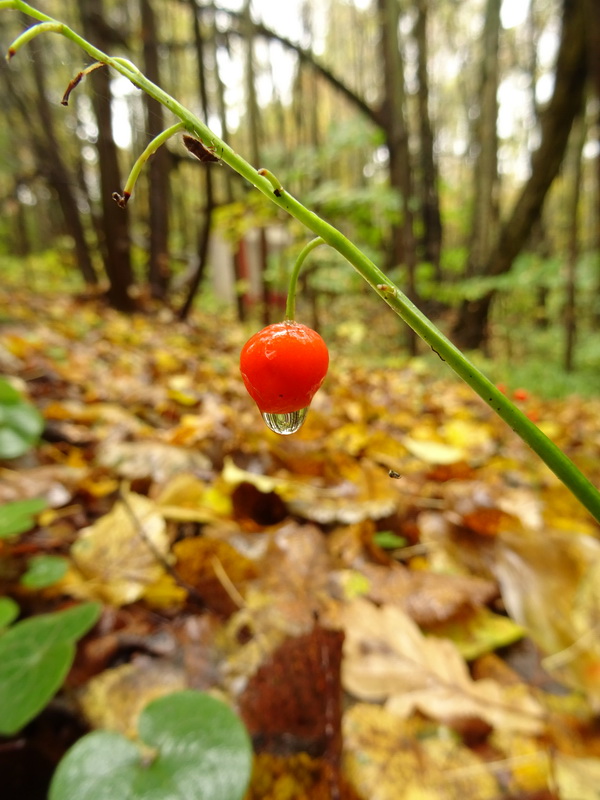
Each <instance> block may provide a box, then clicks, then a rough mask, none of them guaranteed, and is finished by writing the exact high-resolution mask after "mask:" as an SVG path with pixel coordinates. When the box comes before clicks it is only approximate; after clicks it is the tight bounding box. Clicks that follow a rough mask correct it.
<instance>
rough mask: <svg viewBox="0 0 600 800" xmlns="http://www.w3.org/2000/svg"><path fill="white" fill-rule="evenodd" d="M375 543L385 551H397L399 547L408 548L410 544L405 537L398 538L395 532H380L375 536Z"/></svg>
mask: <svg viewBox="0 0 600 800" xmlns="http://www.w3.org/2000/svg"><path fill="white" fill-rule="evenodd" d="M373 542H374V543H375V544H376V545H379V547H383V549H384V550H395V549H396V548H397V547H406V545H407V544H408V542H407V540H406V539H405V538H404V536H398V534H397V533H394V532H393V531H378V532H377V533H376V534H375V535H374V536H373Z"/></svg>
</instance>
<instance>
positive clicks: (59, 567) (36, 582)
mask: <svg viewBox="0 0 600 800" xmlns="http://www.w3.org/2000/svg"><path fill="white" fill-rule="evenodd" d="M68 568H69V562H68V561H67V559H66V558H63V557H62V556H52V555H44V554H40V555H37V556H33V558H31V559H30V560H29V563H28V565H27V572H26V573H25V574H24V575H23V577H22V578H21V585H22V586H24V587H25V588H26V589H45V588H46V587H47V586H52V584H54V583H57V582H58V581H59V580H60V579H61V578H63V577H64V575H65V573H66V571H67V569H68Z"/></svg>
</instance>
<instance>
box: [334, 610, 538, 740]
mask: <svg viewBox="0 0 600 800" xmlns="http://www.w3.org/2000/svg"><path fill="white" fill-rule="evenodd" d="M343 619H344V623H345V625H344V629H345V632H346V645H345V649H344V666H343V683H344V687H345V689H346V690H347V691H349V692H350V693H351V694H353V695H354V696H355V697H358V698H360V699H362V700H372V701H377V702H380V701H386V708H387V709H389V710H390V711H392V712H393V713H395V714H398V715H399V716H402V717H407V716H408V715H410V714H411V713H412V712H413V711H415V710H417V709H418V710H419V711H421V712H422V713H424V714H427V715H428V716H430V717H432V718H433V719H438V720H441V721H445V722H451V721H452V720H455V719H461V718H468V717H476V718H479V719H482V720H484V721H485V722H487V723H489V724H490V725H492V726H494V727H500V728H509V729H511V730H517V731H523V732H527V733H531V734H533V733H537V732H540V731H541V730H542V729H543V710H542V708H541V706H540V705H539V704H538V703H537V701H535V700H534V699H533V698H532V697H530V696H528V694H527V692H526V691H525V689H524V687H516V688H514V689H513V688H512V687H502V686H500V685H499V684H497V683H495V682H494V681H492V680H481V681H473V680H472V679H471V678H470V676H469V673H468V670H467V667H466V664H465V661H464V659H463V658H462V656H461V655H460V653H459V652H458V650H457V649H456V647H455V645H454V644H453V643H452V642H450V641H449V640H447V639H438V638H436V637H433V636H429V637H425V636H424V635H423V634H422V633H421V631H420V630H419V629H418V628H417V626H416V625H415V624H414V622H413V621H412V620H411V619H410V617H408V616H407V615H406V614H404V613H403V612H402V611H400V609H398V608H394V607H391V606H387V607H385V606H384V607H382V608H377V607H376V606H374V605H372V604H371V603H369V602H368V601H367V600H363V599H357V600H354V601H353V602H352V603H350V604H348V605H347V607H346V609H345V611H344V615H343Z"/></svg>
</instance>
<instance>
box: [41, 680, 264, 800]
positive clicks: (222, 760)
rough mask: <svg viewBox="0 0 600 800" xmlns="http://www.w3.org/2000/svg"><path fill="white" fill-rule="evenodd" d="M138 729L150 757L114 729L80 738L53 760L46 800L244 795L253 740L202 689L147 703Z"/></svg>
mask: <svg viewBox="0 0 600 800" xmlns="http://www.w3.org/2000/svg"><path fill="white" fill-rule="evenodd" d="M138 731H139V735H140V738H141V740H142V741H143V743H144V744H145V745H147V746H149V747H150V748H153V751H154V757H153V758H152V759H151V761H150V763H148V757H147V749H146V753H145V754H144V753H143V752H142V750H141V749H140V748H138V747H137V746H136V745H135V744H133V743H132V742H131V741H129V740H128V739H126V738H125V737H123V736H122V735H121V734H118V733H111V732H108V731H96V732H94V733H90V734H88V735H87V736H84V737H83V738H82V739H80V740H79V741H78V742H77V743H76V744H75V745H74V746H73V747H72V748H71V749H70V750H69V751H68V753H67V754H66V756H65V757H64V758H63V760H62V761H61V762H60V764H59V765H58V768H57V770H56V772H55V773H54V777H53V779H52V784H51V787H50V794H49V800H72V798H74V797H77V798H80V800H114V798H117V797H118V798H119V800H191V798H210V800H241V798H242V797H243V796H244V793H245V791H246V787H247V785H248V781H249V779H250V772H251V766H252V747H251V744H250V739H249V737H248V734H247V732H246V729H245V728H244V726H243V724H242V723H241V721H240V720H239V719H238V717H237V716H236V715H235V714H234V713H233V711H231V709H230V708H228V706H226V705H225V704H224V703H222V702H221V701H219V700H216V699H215V698H213V697H210V696H209V695H207V694H202V693H201V692H195V691H191V690H190V691H183V692H176V693H175V694H171V695H168V696H167V697H161V698H159V699H158V700H154V701H153V702H152V703H150V705H148V706H146V708H145V709H144V711H143V712H142V714H141V715H140V720H139V726H138Z"/></svg>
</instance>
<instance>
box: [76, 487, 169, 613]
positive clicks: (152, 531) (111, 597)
mask: <svg viewBox="0 0 600 800" xmlns="http://www.w3.org/2000/svg"><path fill="white" fill-rule="evenodd" d="M168 550H169V539H168V536H167V530H166V524H165V521H164V519H163V517H162V515H161V514H160V513H159V511H158V509H157V507H156V505H155V503H153V502H152V501H151V500H149V499H148V498H147V497H143V496H142V495H138V494H133V493H126V494H125V495H124V500H120V501H118V502H117V503H115V505H114V507H113V509H112V511H110V512H109V513H108V514H106V515H105V516H103V517H101V518H100V519H99V520H98V521H97V522H96V523H94V525H91V526H89V527H88V528H84V529H83V530H81V531H80V533H79V537H78V539H77V541H76V542H75V544H74V545H73V546H72V547H71V558H72V559H73V563H74V565H75V569H71V570H70V572H69V574H68V575H67V577H66V578H65V579H64V581H63V582H62V584H61V585H62V587H63V588H64V590H65V591H66V592H68V593H70V594H73V595H74V596H76V597H85V598H96V599H100V600H104V601H105V602H108V603H112V604H113V605H116V606H121V605H125V604H126V603H133V602H134V601H135V600H138V599H139V598H140V597H141V596H142V595H143V594H144V590H145V588H146V587H147V586H149V585H150V584H153V583H154V582H155V581H157V580H158V579H159V578H160V576H161V575H162V574H163V572H164V568H163V566H162V565H161V564H160V562H159V560H158V559H157V557H156V556H157V554H158V555H159V556H160V557H162V558H163V559H168Z"/></svg>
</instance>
